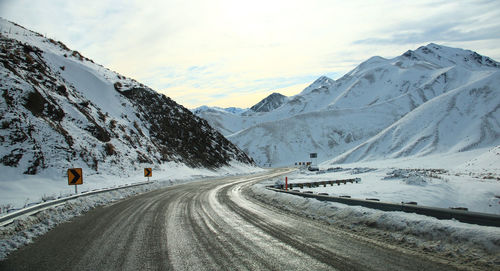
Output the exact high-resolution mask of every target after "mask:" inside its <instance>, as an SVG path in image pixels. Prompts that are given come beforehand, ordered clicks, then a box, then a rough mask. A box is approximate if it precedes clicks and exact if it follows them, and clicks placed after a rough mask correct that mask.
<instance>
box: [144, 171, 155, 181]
mask: <svg viewBox="0 0 500 271" xmlns="http://www.w3.org/2000/svg"><path fill="white" fill-rule="evenodd" d="M152 176H153V169H151V168H144V177H148V182H149V177H152Z"/></svg>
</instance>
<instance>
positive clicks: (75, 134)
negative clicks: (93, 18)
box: [0, 19, 253, 175]
mask: <svg viewBox="0 0 500 271" xmlns="http://www.w3.org/2000/svg"><path fill="white" fill-rule="evenodd" d="M0 25H1V29H2V32H1V33H0V63H1V64H0V77H1V78H2V80H1V83H0V88H1V92H2V97H1V98H0V116H1V119H0V121H1V129H0V167H2V168H3V170H9V172H18V173H19V174H21V173H24V174H32V175H34V174H39V173H41V172H47V171H51V172H56V173H60V172H64V170H65V169H67V168H69V167H74V166H79V167H84V168H86V170H87V172H89V171H90V172H103V171H104V172H106V173H109V174H117V175H121V174H127V172H130V170H134V169H137V168H140V167H142V166H145V165H147V166H149V167H151V166H152V167H154V166H157V165H160V164H164V163H170V162H175V163H182V164H186V165H188V166H190V167H207V168H217V167H220V166H224V165H228V164H229V163H231V161H239V162H241V163H247V164H252V163H253V161H252V159H251V158H249V157H248V156H247V155H246V154H245V153H244V152H242V151H241V150H239V149H238V148H237V147H236V146H235V145H234V144H232V143H231V142H229V141H228V140H227V139H226V138H224V137H223V136H222V135H221V134H220V133H219V132H218V131H217V130H215V129H213V128H212V127H210V126H209V124H208V123H207V121H205V120H204V119H201V118H198V117H196V116H195V115H194V114H193V113H192V112H190V111H189V110H187V109H186V108H184V107H182V106H180V105H178V104H177V103H176V102H174V101H173V100H171V99H170V98H168V97H166V96H165V95H162V94H159V93H157V92H155V91H154V90H152V89H150V88H148V87H147V86H145V85H143V84H141V83H139V82H137V81H135V80H133V79H130V78H126V77H124V76H121V75H120V74H118V73H115V72H113V71H110V70H108V69H106V68H104V67H102V66H100V65H98V64H95V63H94V62H93V61H92V60H90V59H88V58H85V57H84V56H82V55H81V54H80V53H78V52H77V51H73V50H70V49H69V48H67V47H66V46H65V45H64V44H62V43H61V42H58V41H54V40H52V39H47V38H45V37H43V36H41V35H40V34H38V33H35V32H32V31H29V30H26V29H24V28H22V27H21V26H19V25H16V24H14V23H11V22H8V21H6V20H4V19H0Z"/></svg>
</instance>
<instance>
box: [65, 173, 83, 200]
mask: <svg viewBox="0 0 500 271" xmlns="http://www.w3.org/2000/svg"><path fill="white" fill-rule="evenodd" d="M79 184H83V172H82V169H81V168H70V169H68V185H74V186H75V194H78V188H77V187H78V185H79Z"/></svg>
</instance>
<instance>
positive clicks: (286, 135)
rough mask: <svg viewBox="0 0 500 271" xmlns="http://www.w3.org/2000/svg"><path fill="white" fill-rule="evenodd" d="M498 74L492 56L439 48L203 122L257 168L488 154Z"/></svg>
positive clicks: (377, 62)
mask: <svg viewBox="0 0 500 271" xmlns="http://www.w3.org/2000/svg"><path fill="white" fill-rule="evenodd" d="M499 71H500V64H499V63H498V62H496V61H494V60H492V59H490V58H488V57H485V56H481V55H479V54H477V53H475V52H472V51H469V50H463V49H457V48H450V47H446V46H441V45H437V44H432V43H431V44H429V45H427V46H422V47H420V48H418V49H417V50H415V51H411V50H410V51H407V52H405V53H404V54H402V55H401V56H398V57H395V58H392V59H385V58H382V57H378V56H376V57H372V58H370V59H368V60H367V61H365V62H363V63H361V64H360V65H359V66H357V67H356V68H355V69H353V70H352V71H350V72H349V73H347V74H346V75H344V76H343V77H341V78H340V79H338V80H332V79H330V78H327V77H325V76H323V77H320V78H319V79H317V80H316V81H315V82H313V83H312V84H311V85H310V86H309V87H307V88H305V89H304V90H303V91H302V92H301V93H299V94H297V95H295V96H292V97H290V98H288V100H287V101H286V102H285V103H284V104H282V105H281V106H279V107H277V108H276V109H274V110H271V111H269V112H259V113H253V114H252V113H251V114H247V113H245V114H243V115H240V116H227V115H221V114H211V115H204V116H202V117H204V118H206V119H207V120H208V121H209V122H210V123H212V124H213V125H214V126H215V127H218V128H219V129H220V127H225V130H224V132H223V133H224V134H226V135H227V136H228V138H229V139H230V140H231V141H232V142H234V143H235V144H237V145H238V146H239V147H240V148H242V149H243V150H245V151H246V152H247V153H248V154H250V156H252V157H253V158H254V159H255V160H256V161H257V162H258V163H259V164H269V163H271V164H272V165H287V164H292V163H293V162H296V161H305V160H308V157H309V153H310V152H317V153H318V158H319V160H320V161H324V160H327V159H332V158H335V157H337V156H338V157H337V158H335V159H334V160H333V161H332V162H349V161H351V162H352V161H359V160H363V159H376V158H384V157H400V156H409V155H426V154H430V153H436V152H453V151H462V150H468V149H473V148H478V147H490V146H495V145H498V144H500V139H499V138H500V137H499V132H500V126H499V125H500V124H499V122H498V120H499V119H500V118H499V117H500V115H499V114H500V112H499V111H498V105H499V104H500V100H499V98H498V97H500V95H499V94H500V87H499V84H498V82H499V78H500V73H499ZM431 112H432V113H431ZM215 119H217V121H213V120H215ZM417 127H418V128H417ZM472 127H474V128H472ZM389 134H390V136H389ZM256 139H259V140H256ZM382 141H383V142H382ZM376 142H377V143H376Z"/></svg>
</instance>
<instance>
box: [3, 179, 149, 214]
mask: <svg viewBox="0 0 500 271" xmlns="http://www.w3.org/2000/svg"><path fill="white" fill-rule="evenodd" d="M150 183H152V182H148V181H146V182H140V183H134V184H130V185H126V186H120V187H113V188H108V189H103V190H98V191H89V192H84V193H81V194H76V195H72V196H68V197H65V198H60V199H55V200H50V201H46V202H42V203H39V204H35V205H32V206H29V207H26V208H22V209H20V210H17V211H14V212H11V213H7V214H6V215H4V216H0V224H3V223H4V222H6V221H9V220H12V219H15V218H17V217H19V216H22V215H25V214H28V213H31V212H35V211H38V210H41V209H43V208H47V207H50V206H54V205H57V204H60V203H63V202H66V201H69V200H72V199H76V198H79V197H85V196H90V195H95V194H100V193H104V192H110V191H114V190H119V189H124V188H130V187H135V186H140V185H145V184H150Z"/></svg>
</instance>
